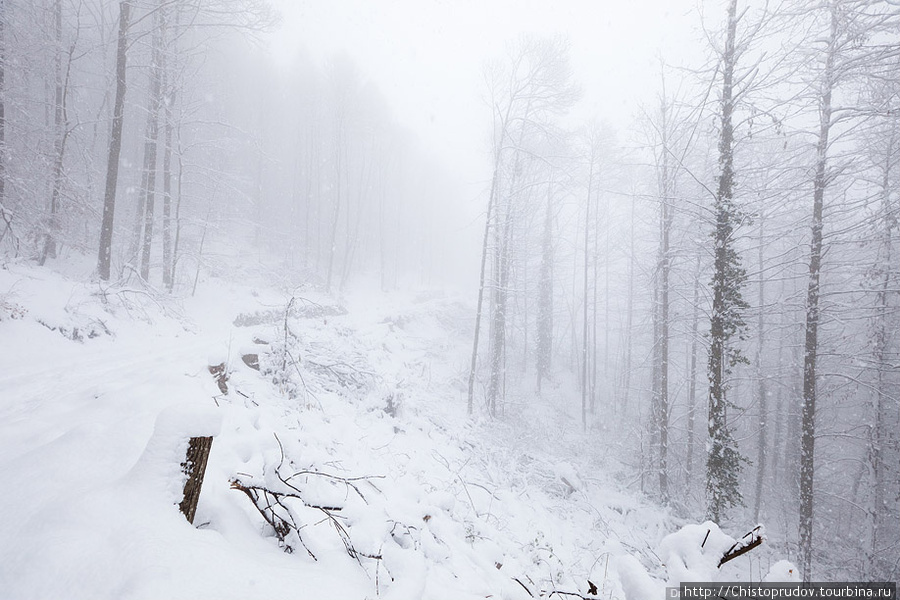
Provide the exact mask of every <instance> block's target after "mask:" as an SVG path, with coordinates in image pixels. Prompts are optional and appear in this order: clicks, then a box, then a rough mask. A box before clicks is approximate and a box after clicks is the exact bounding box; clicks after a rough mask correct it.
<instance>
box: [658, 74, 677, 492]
mask: <svg viewBox="0 0 900 600" xmlns="http://www.w3.org/2000/svg"><path fill="white" fill-rule="evenodd" d="M667 116H668V115H667V110H666V99H665V82H663V100H662V123H661V131H662V146H663V147H662V173H661V174H660V175H661V181H660V184H661V185H660V192H661V193H660V222H659V226H660V241H659V339H658V342H657V343H658V344H659V397H658V405H657V426H658V431H659V462H658V465H657V469H658V473H657V474H658V477H659V495H660V497H661V498H662V501H663V502H668V500H669V475H668V455H669V270H670V265H671V258H670V256H669V252H670V250H669V237H670V235H671V229H672V218H673V213H672V207H671V206H669V198H670V197H671V193H672V190H671V189H670V188H671V181H670V179H669V136H668V127H669V124H668V119H667Z"/></svg>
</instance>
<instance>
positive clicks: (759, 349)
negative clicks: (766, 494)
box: [753, 213, 769, 523]
mask: <svg viewBox="0 0 900 600" xmlns="http://www.w3.org/2000/svg"><path fill="white" fill-rule="evenodd" d="M765 222H766V217H765V214H764V213H763V214H760V216H759V256H758V263H759V297H758V301H759V308H758V310H759V312H758V315H757V329H758V332H757V334H756V361H755V362H756V386H757V387H756V404H757V406H758V407H759V422H758V426H759V436H758V437H757V444H758V448H757V455H756V495H755V498H754V501H753V520H754V521H756V522H757V523H759V513H760V509H761V507H762V497H763V480H764V479H765V475H766V460H767V458H768V456H767V452H768V443H769V442H768V437H767V436H768V433H769V414H768V413H769V409H768V397H767V392H766V375H765V369H764V368H763V364H762V362H763V356H765V352H764V350H765V343H766V330H765V327H766V319H765V304H766V293H765V283H766V277H765V271H764V268H765V249H764V248H765V245H764V244H765V239H764V230H765Z"/></svg>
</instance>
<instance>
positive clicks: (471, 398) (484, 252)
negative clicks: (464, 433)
mask: <svg viewBox="0 0 900 600" xmlns="http://www.w3.org/2000/svg"><path fill="white" fill-rule="evenodd" d="M505 139H506V121H505V120H504V122H503V125H502V127H501V129H500V140H499V141H498V143H497V148H496V149H495V150H494V171H493V174H492V176H491V191H490V194H489V195H488V206H487V214H486V215H485V219H484V239H483V240H482V243H481V269H480V272H479V275H478V301H477V303H476V306H475V334H474V336H473V339H472V361H471V364H470V365H469V385H468V399H467V402H466V412H468V414H470V415H471V414H472V412H473V410H474V402H475V369H476V368H477V366H478V340H479V337H480V336H481V315H482V307H483V305H484V283H485V274H486V270H487V269H486V266H487V256H488V250H489V248H488V241H489V240H490V234H491V219H492V218H493V214H494V212H495V211H496V209H495V204H496V196H497V193H498V191H499V189H498V188H499V180H500V156H501V152H502V148H503V143H504V141H505Z"/></svg>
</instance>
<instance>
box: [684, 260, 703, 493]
mask: <svg viewBox="0 0 900 600" xmlns="http://www.w3.org/2000/svg"><path fill="white" fill-rule="evenodd" d="M692 308H693V314H692V316H691V350H690V368H689V369H688V431H687V465H686V469H687V487H688V489H690V488H691V485H692V482H693V476H694V446H695V445H696V443H695V440H694V438H695V437H696V431H697V429H696V422H697V334H698V333H699V331H698V330H699V328H700V254H699V252H698V253H697V265H696V267H694V303H693V305H692Z"/></svg>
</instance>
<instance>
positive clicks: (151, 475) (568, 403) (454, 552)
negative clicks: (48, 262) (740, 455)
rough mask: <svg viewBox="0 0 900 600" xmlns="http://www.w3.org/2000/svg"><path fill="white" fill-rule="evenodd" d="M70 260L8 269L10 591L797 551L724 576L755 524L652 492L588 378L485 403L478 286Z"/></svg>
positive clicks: (537, 590)
mask: <svg viewBox="0 0 900 600" xmlns="http://www.w3.org/2000/svg"><path fill="white" fill-rule="evenodd" d="M66 269H67V272H60V271H59V270H51V269H48V268H36V267H32V266H27V265H24V264H15V263H13V264H8V265H7V266H6V268H4V269H2V270H0V339H2V340H3V343H2V344H0V365H2V368H0V398H2V403H0V480H2V481H3V482H5V486H4V487H5V493H4V494H2V496H0V531H2V532H3V534H2V536H0V539H2V543H0V589H2V590H4V592H3V594H2V596H3V597H4V598H9V599H23V600H24V599H30V598H70V599H77V598H91V599H103V598H111V599H112V598H117V599H118V598H136V599H137V598H147V599H160V598H192V599H196V598H216V599H227V598H234V599H244V598H277V597H290V598H299V599H306V598H309V599H313V598H360V599H361V598H376V597H381V598H391V599H401V598H409V599H412V598H434V599H450V598H453V599H468V598H509V599H514V598H528V597H532V596H534V597H538V596H542V595H543V596H548V595H549V594H550V593H552V592H554V591H557V592H568V593H569V594H578V595H581V596H582V597H585V598H588V597H591V598H592V597H597V598H629V599H640V598H661V597H663V593H664V589H663V588H664V587H665V586H666V585H667V584H668V585H671V584H673V583H674V584H677V582H678V581H681V580H685V579H691V578H696V579H699V580H714V579H724V580H746V579H753V580H759V579H761V578H762V577H763V576H764V575H766V573H767V572H768V571H769V569H770V567H771V566H773V564H775V561H776V557H773V556H772V555H771V553H770V551H769V550H767V549H766V546H765V545H764V546H763V549H761V550H756V551H754V552H752V553H749V554H748V555H747V556H745V557H741V558H740V559H738V560H735V561H733V562H732V563H730V564H728V565H726V566H725V567H723V569H721V570H717V569H716V568H715V567H716V563H717V562H718V559H719V557H720V556H721V555H722V553H723V552H724V551H725V550H727V549H728V547H729V546H731V544H732V543H733V541H734V540H732V539H731V538H730V537H728V536H727V535H725V534H724V533H721V532H720V531H719V529H718V527H716V526H715V525H714V524H711V523H709V524H704V525H698V524H688V523H685V522H683V521H681V520H680V519H678V518H676V517H675V516H673V515H672V514H671V513H670V511H669V510H667V509H664V508H661V507H659V506H656V505H654V504H653V503H652V502H650V501H648V500H646V499H644V498H642V497H640V495H639V494H638V493H637V492H636V491H635V489H634V487H633V486H631V487H630V484H631V483H633V481H634V474H633V473H631V472H630V471H629V469H628V468H627V467H625V466H623V465H622V464H620V463H619V462H618V461H617V459H616V458H614V452H613V451H612V450H613V449H612V448H611V443H612V442H613V441H614V439H615V438H614V436H612V435H611V434H609V433H604V432H603V431H602V430H599V429H598V430H595V431H588V432H582V431H581V430H580V423H579V420H578V418H580V414H579V412H578V411H579V405H578V402H579V401H580V400H579V398H578V395H577V394H576V393H574V392H573V391H571V390H566V389H565V388H562V387H559V388H556V389H553V390H550V391H549V392H547V393H545V395H544V397H542V398H538V397H536V396H533V395H532V396H530V397H525V396H523V397H522V399H521V401H519V402H517V403H515V404H513V405H511V406H509V407H507V410H506V412H505V414H504V415H503V417H502V418H499V419H497V420H489V419H487V418H484V417H477V418H474V419H472V418H469V417H467V415H466V411H465V387H464V386H465V375H466V361H467V353H468V352H469V348H468V343H469V342H468V336H469V335H470V333H469V332H470V328H471V323H470V321H471V314H472V310H471V309H470V308H469V306H468V305H467V304H466V303H465V302H464V301H462V300H460V299H457V298H453V297H449V296H446V295H442V294H420V295H418V296H416V295H405V296H400V295H396V294H394V295H392V294H381V293H377V294H376V293H373V292H371V291H366V292H358V293H356V294H347V295H346V296H345V297H343V298H332V297H327V296H325V295H323V294H322V293H320V292H317V291H315V290H304V289H295V290H290V291H284V290H281V291H279V290H276V289H273V288H270V287H266V284H265V283H264V282H263V281H262V279H261V278H258V279H260V280H259V281H256V282H254V280H253V278H252V277H247V278H244V279H243V280H242V282H241V283H237V282H236V281H229V280H225V279H219V278H210V279H209V280H208V281H205V282H203V283H202V285H201V286H200V287H199V288H198V291H197V295H196V296H195V297H186V298H183V299H182V300H173V299H171V298H168V297H166V298H164V297H162V296H157V295H155V294H154V293H153V292H152V290H146V289H144V288H141V287H137V286H134V287H115V286H111V287H105V286H104V287H98V285H97V284H96V283H90V284H88V283H83V282H84V281H86V280H87V278H88V277H89V272H90V266H84V267H81V266H69V267H66ZM245 355H246V356H250V355H256V356H257V357H258V363H259V365H258V366H259V370H256V369H255V368H253V367H252V366H251V365H252V364H254V363H253V360H252V359H248V360H247V362H249V363H250V364H247V362H245V361H244V360H243V359H242V357H243V356H245ZM220 362H222V363H225V365H226V366H227V372H228V377H227V381H225V382H223V383H224V385H225V386H226V387H227V392H225V393H223V392H222V390H221V389H220V388H219V387H218V385H217V382H216V380H215V379H214V378H213V376H212V375H211V374H210V372H209V366H210V365H216V364H218V363H220ZM197 435H213V436H214V441H213V446H212V451H211V454H210V462H209V466H208V469H207V472H206V479H205V482H204V486H203V489H202V494H201V497H200V502H199V506H198V511H197V515H196V518H195V526H192V525H190V524H189V523H188V522H187V521H186V520H185V518H184V517H183V515H182V514H181V513H179V511H178V507H177V503H178V502H179V501H180V499H181V486H182V484H183V476H182V474H181V472H180V467H179V464H180V463H181V462H182V461H183V460H184V452H185V448H186V443H187V438H188V437H190V436H197ZM236 488H242V489H243V491H242V489H236ZM273 493H274V494H275V495H272V494H273ZM266 494H269V495H266ZM279 494H280V495H279ZM254 495H256V496H257V497H260V498H261V500H259V501H258V502H257V505H258V506H259V508H260V509H263V510H258V509H257V507H256V506H254V504H253V502H251V496H254ZM276 501H277V502H276ZM272 505H277V506H276V508H275V514H276V515H278V517H277V518H275V517H272V516H271V515H272V512H271V511H269V512H268V513H267V512H266V508H267V507H269V506H272ZM266 514H269V518H272V519H274V522H275V523H276V524H281V523H292V524H293V526H296V528H294V527H293V526H291V527H287V528H286V529H284V530H282V531H281V532H280V534H279V533H276V531H275V529H273V527H272V526H271V524H267V523H266V521H265V520H264V515H266ZM729 533H732V534H738V535H739V534H741V533H743V532H729ZM667 536H668V537H667ZM706 536H708V538H709V539H708V540H706V543H705V544H704V545H703V547H702V548H700V546H699V543H698V542H699V538H705V537H706ZM775 566H776V572H777V570H778V569H783V568H785V567H784V565H783V563H779V564H777V565H775ZM784 574H785V575H787V573H784ZM788 576H789V575H788ZM588 581H590V582H592V583H593V584H594V585H595V586H596V592H595V593H592V592H593V591H592V590H591V589H590V586H589V583H588ZM569 597H574V596H571V595H570V596H569Z"/></svg>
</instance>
